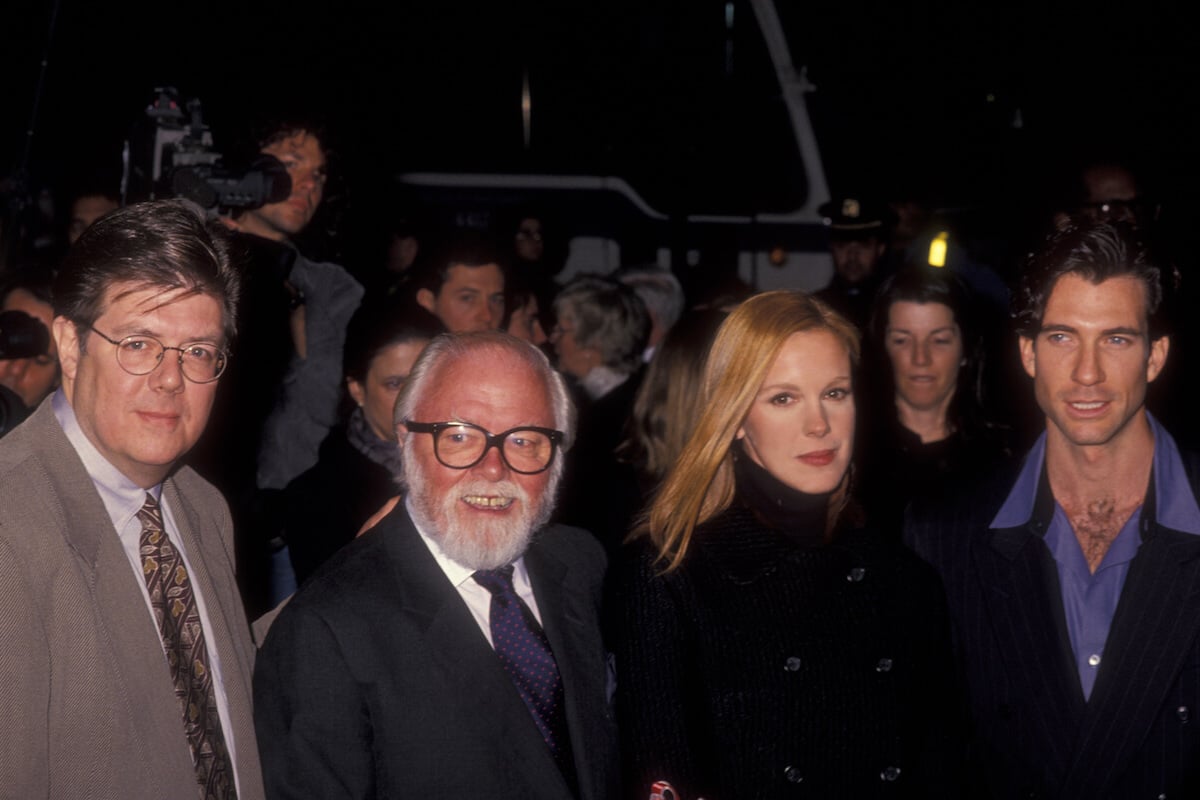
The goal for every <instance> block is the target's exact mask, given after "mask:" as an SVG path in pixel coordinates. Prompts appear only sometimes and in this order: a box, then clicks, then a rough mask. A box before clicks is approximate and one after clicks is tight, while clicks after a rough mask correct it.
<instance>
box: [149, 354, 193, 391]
mask: <svg viewBox="0 0 1200 800" xmlns="http://www.w3.org/2000/svg"><path fill="white" fill-rule="evenodd" d="M184 381H185V378H184V377H183V354H182V353H175V352H173V351H171V350H164V351H163V354H162V356H160V357H159V360H158V366H156V367H155V368H154V369H153V370H151V372H150V385H151V387H152V388H155V389H161V390H163V391H165V392H180V391H183V384H184Z"/></svg>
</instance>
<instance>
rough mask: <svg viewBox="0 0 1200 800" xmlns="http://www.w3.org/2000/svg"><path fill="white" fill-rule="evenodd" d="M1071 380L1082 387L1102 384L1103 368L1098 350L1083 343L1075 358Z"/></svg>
mask: <svg viewBox="0 0 1200 800" xmlns="http://www.w3.org/2000/svg"><path fill="white" fill-rule="evenodd" d="M1071 379H1072V380H1074V381H1075V382H1076V383H1079V384H1082V385H1084V386H1095V385H1096V384H1098V383H1103V382H1104V366H1103V365H1102V364H1101V363H1100V348H1098V347H1096V345H1094V344H1091V343H1087V342H1085V343H1084V344H1083V345H1082V346H1081V347H1080V348H1079V352H1078V355H1077V356H1076V361H1075V368H1074V369H1073V370H1071Z"/></svg>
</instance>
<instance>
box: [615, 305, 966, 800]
mask: <svg viewBox="0 0 1200 800" xmlns="http://www.w3.org/2000/svg"><path fill="white" fill-rule="evenodd" d="M858 354H859V341H858V334H857V332H856V330H855V328H854V327H853V326H852V325H851V324H850V323H848V322H847V321H846V320H844V319H843V318H842V317H840V316H838V315H837V314H836V313H834V312H833V311H832V310H830V309H829V307H828V306H826V305H824V304H823V303H821V302H819V301H817V300H814V299H813V298H811V297H809V296H808V295H805V294H803V293H800V292H790V291H780V292H769V293H766V294H761V295H758V296H756V297H753V298H751V299H750V300H748V301H746V302H745V303H743V304H742V305H741V306H739V307H738V308H737V309H736V310H734V311H733V313H732V314H731V315H730V316H729V318H728V319H727V320H726V321H725V322H724V324H723V325H722V326H721V329H720V331H719V332H718V334H717V338H716V341H715V342H714V344H713V347H712V350H711V352H710V355H709V357H708V360H707V363H706V365H705V372H704V386H703V393H704V397H703V399H704V402H703V405H702V411H701V413H700V415H699V418H698V420H697V421H696V424H695V429H694V432H693V434H692V436H691V438H690V439H689V440H688V442H687V444H686V445H685V446H684V449H683V452H682V454H681V455H680V456H679V458H678V460H677V461H676V462H675V464H674V466H673V468H672V469H671V470H670V472H669V473H668V474H667V477H666V479H665V481H664V483H663V485H662V488H661V489H660V491H659V492H658V494H657V496H656V497H655V499H654V501H653V503H652V504H651V507H650V511H649V518H648V523H647V524H646V525H645V526H644V529H643V530H642V536H641V537H640V539H639V540H638V541H637V542H635V543H634V547H633V548H631V552H630V553H629V554H628V558H626V559H623V563H622V564H621V566H620V567H619V568H618V570H617V574H616V577H615V582H614V587H615V597H614V599H615V601H616V602H615V607H616V609H617V616H616V618H615V627H614V636H615V638H614V645H615V650H616V657H617V685H618V712H619V714H620V724H621V726H622V728H621V730H622V737H623V739H624V747H625V768H626V773H627V781H628V793H627V796H629V797H636V798H646V797H649V796H650V794H651V792H652V786H653V784H655V783H656V782H665V783H668V784H670V785H671V787H672V788H673V789H674V790H675V792H676V796H677V797H681V798H683V800H695V798H699V797H703V798H706V800H725V799H726V798H756V797H763V798H766V797H782V796H790V795H791V794H792V793H794V792H796V791H797V790H798V789H801V787H802V791H803V793H804V794H805V795H806V796H813V797H855V798H859V797H873V796H888V797H894V796H921V797H930V796H938V795H939V794H944V795H947V796H953V795H954V794H955V792H954V789H955V780H956V778H955V775H956V768H955V765H956V764H957V763H958V759H957V757H956V756H955V752H954V747H953V745H952V744H951V737H950V729H951V722H950V720H951V719H952V717H953V711H952V709H953V703H952V697H951V694H950V691H949V686H950V684H951V680H950V673H951V669H950V663H951V658H950V654H949V633H948V630H947V623H946V617H945V607H944V605H945V604H944V599H943V597H942V594H941V589H940V585H939V583H938V582H937V580H936V578H935V577H934V576H933V574H932V572H931V571H930V570H929V569H928V568H927V567H926V566H925V565H924V564H922V563H920V562H919V561H918V560H917V559H916V558H915V556H912V555H911V554H909V553H907V552H906V551H903V550H901V549H900V548H899V547H898V546H896V545H892V544H888V543H887V540H886V539H885V538H883V537H877V536H873V535H872V534H870V533H869V532H867V531H863V530H860V529H858V528H856V527H855V524H854V520H855V517H856V516H857V515H856V514H855V513H854V512H853V509H854V506H853V504H852V503H851V502H850V481H851V469H850V459H851V453H852V452H853V449H854V432H855V396H854V381H853V371H854V367H855V364H856V362H857V359H858ZM660 788H661V786H660Z"/></svg>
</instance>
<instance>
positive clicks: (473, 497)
mask: <svg viewBox="0 0 1200 800" xmlns="http://www.w3.org/2000/svg"><path fill="white" fill-rule="evenodd" d="M462 501H463V502H464V503H466V504H467V505H469V506H471V508H480V509H484V510H486V511H502V510H504V509H506V508H508V507H509V506H511V505H512V503H513V498H511V497H491V496H485V495H478V494H468V495H464V496H463V498H462Z"/></svg>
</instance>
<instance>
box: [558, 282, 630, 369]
mask: <svg viewBox="0 0 1200 800" xmlns="http://www.w3.org/2000/svg"><path fill="white" fill-rule="evenodd" d="M554 313H555V316H557V317H558V318H559V319H560V320H561V319H569V320H571V322H572V323H573V324H574V325H575V330H574V335H575V341H576V342H578V343H579V346H580V347H587V348H593V349H595V350H597V351H598V352H599V353H600V361H601V363H603V364H604V366H606V367H610V368H612V369H615V370H617V371H618V372H623V373H625V374H627V375H630V374H633V373H634V372H636V371H637V369H638V368H639V367H640V366H641V365H642V351H643V350H645V349H646V342H647V340H648V339H649V338H650V315H649V314H648V313H647V312H646V305H645V304H644V303H643V302H642V301H641V300H640V299H639V298H638V296H637V294H636V293H635V292H634V291H633V289H632V288H630V287H628V286H626V285H624V284H623V283H620V282H618V281H615V280H613V279H611V278H605V277H602V276H599V275H580V276H579V277H578V278H576V279H575V280H573V281H571V282H570V283H568V284H567V285H566V287H565V288H564V289H563V290H562V291H561V292H559V293H558V296H557V297H555V298H554Z"/></svg>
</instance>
